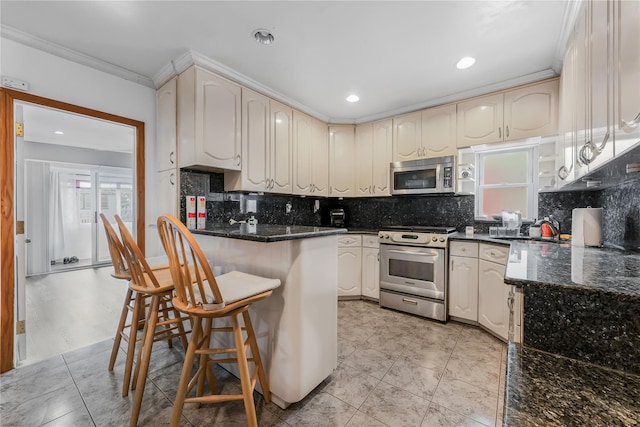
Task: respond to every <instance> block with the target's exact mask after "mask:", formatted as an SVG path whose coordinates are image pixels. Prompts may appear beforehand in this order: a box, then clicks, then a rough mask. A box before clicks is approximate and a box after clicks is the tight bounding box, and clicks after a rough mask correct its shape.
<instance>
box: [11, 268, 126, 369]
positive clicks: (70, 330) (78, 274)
mask: <svg viewBox="0 0 640 427" xmlns="http://www.w3.org/2000/svg"><path fill="white" fill-rule="evenodd" d="M111 271H112V267H111V266H107V267H100V268H87V269H81V270H75V271H67V272H60V273H54V274H47V275H42V276H34V277H30V278H28V279H27V281H26V298H27V322H26V325H27V359H26V360H23V361H21V362H20V364H19V365H20V366H23V365H27V364H31V363H34V362H36V361H39V360H42V359H45V358H47V357H50V356H54V355H58V354H61V353H66V352H69V351H71V350H74V349H77V348H80V347H84V346H87V345H89V344H93V343H96V342H99V341H103V340H105V339H106V338H113V335H114V334H115V330H116V329H117V325H118V319H119V316H120V310H121V308H122V301H123V300H124V296H125V293H126V289H127V282H126V281H124V280H118V279H114V278H113V277H111V276H110V273H111Z"/></svg>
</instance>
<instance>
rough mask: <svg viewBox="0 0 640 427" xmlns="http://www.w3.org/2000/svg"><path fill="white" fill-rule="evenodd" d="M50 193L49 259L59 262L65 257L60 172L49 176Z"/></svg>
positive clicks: (62, 183)
mask: <svg viewBox="0 0 640 427" xmlns="http://www.w3.org/2000/svg"><path fill="white" fill-rule="evenodd" d="M49 177H50V184H51V186H50V187H49V188H50V189H51V191H50V192H49V257H50V258H51V260H52V261H61V260H62V259H63V258H64V257H66V255H65V244H64V219H63V214H64V211H63V207H62V200H63V197H62V193H63V191H64V189H63V187H62V186H63V185H64V182H63V181H61V180H60V172H58V171H53V172H51V173H50V174H49Z"/></svg>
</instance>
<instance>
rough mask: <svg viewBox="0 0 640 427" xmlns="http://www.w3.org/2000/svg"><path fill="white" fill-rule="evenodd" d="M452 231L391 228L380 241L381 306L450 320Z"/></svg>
mask: <svg viewBox="0 0 640 427" xmlns="http://www.w3.org/2000/svg"><path fill="white" fill-rule="evenodd" d="M455 231H456V230H455V228H453V227H422V226H421V227H409V226H400V227H389V228H388V229H386V230H383V231H380V232H379V233H378V240H379V241H380V306H381V307H388V308H393V309H396V310H400V311H404V312H407V313H412V314H416V315H419V316H423V317H428V318H431V319H436V320H440V321H446V320H447V268H446V267H447V241H448V238H449V234H451V233H453V232H455Z"/></svg>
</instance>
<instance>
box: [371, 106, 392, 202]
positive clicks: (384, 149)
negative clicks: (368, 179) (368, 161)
mask: <svg viewBox="0 0 640 427" xmlns="http://www.w3.org/2000/svg"><path fill="white" fill-rule="evenodd" d="M392 150H393V121H392V120H391V119H388V120H380V121H378V122H374V123H373V175H372V185H373V194H374V195H375V196H390V195H391V192H390V188H389V180H390V179H391V178H390V173H391V172H390V170H389V164H390V163H391V161H392V157H393V154H392Z"/></svg>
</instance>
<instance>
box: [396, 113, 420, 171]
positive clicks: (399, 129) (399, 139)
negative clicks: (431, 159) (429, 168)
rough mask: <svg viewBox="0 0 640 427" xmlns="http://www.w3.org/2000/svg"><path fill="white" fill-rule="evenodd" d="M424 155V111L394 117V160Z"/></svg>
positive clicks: (411, 158) (399, 160)
mask: <svg viewBox="0 0 640 427" xmlns="http://www.w3.org/2000/svg"><path fill="white" fill-rule="evenodd" d="M420 157H424V156H423V147H422V113H421V112H420V111H416V112H415V113H410V114H405V115H402V116H398V117H394V118H393V161H394V162H401V161H404V160H413V159H417V158H420Z"/></svg>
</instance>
